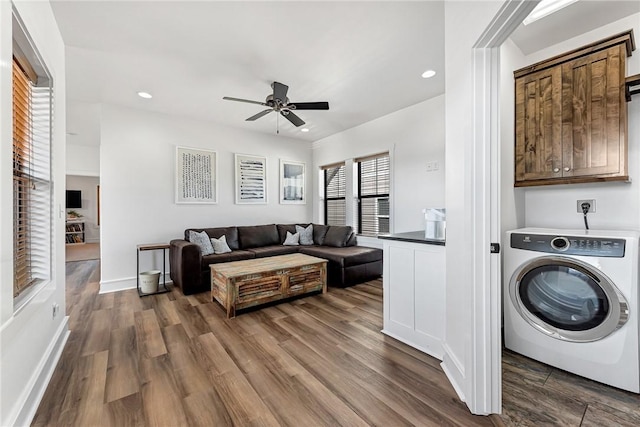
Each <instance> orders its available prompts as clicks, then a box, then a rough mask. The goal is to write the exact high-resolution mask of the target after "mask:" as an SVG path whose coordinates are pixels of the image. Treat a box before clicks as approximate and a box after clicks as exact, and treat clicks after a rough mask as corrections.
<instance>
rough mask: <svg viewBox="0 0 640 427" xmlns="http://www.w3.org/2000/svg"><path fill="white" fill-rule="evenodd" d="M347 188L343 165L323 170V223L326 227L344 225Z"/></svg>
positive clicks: (327, 167)
mask: <svg viewBox="0 0 640 427" xmlns="http://www.w3.org/2000/svg"><path fill="white" fill-rule="evenodd" d="M346 194H347V186H346V181H345V174H344V163H342V164H339V165H332V166H326V167H325V168H324V223H325V224H326V225H346V219H347V205H346Z"/></svg>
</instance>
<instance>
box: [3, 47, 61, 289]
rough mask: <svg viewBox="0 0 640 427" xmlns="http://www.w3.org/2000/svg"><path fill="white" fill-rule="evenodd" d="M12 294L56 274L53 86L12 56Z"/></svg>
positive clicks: (46, 79)
mask: <svg viewBox="0 0 640 427" xmlns="http://www.w3.org/2000/svg"><path fill="white" fill-rule="evenodd" d="M12 74H13V229H14V239H13V249H14V281H13V294H14V297H17V296H18V295H20V294H21V293H22V292H24V291H25V290H26V289H28V288H29V287H31V286H32V285H34V284H36V283H38V282H40V281H44V280H48V279H50V277H51V242H52V226H51V224H52V221H51V212H52V208H51V200H52V199H51V190H52V183H51V143H50V141H51V100H52V97H51V87H50V85H49V79H48V78H42V79H39V81H37V82H34V81H33V80H31V79H30V78H29V77H28V76H27V73H25V71H24V68H23V67H21V66H20V65H19V63H18V61H17V60H16V59H15V58H14V61H13V73H12Z"/></svg>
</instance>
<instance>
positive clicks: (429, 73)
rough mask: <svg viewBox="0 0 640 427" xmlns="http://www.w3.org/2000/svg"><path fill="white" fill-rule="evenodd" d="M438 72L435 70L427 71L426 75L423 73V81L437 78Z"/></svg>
mask: <svg viewBox="0 0 640 427" xmlns="http://www.w3.org/2000/svg"><path fill="white" fill-rule="evenodd" d="M435 75H436V72H435V71H433V70H427V71H425V72H424V73H422V78H423V79H430V78H431V77H433V76H435Z"/></svg>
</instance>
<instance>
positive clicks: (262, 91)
mask: <svg viewBox="0 0 640 427" xmlns="http://www.w3.org/2000/svg"><path fill="white" fill-rule="evenodd" d="M617 3H620V5H615V6H614V5H613V4H617ZM629 5H632V7H628V6H629ZM623 6H624V7H623ZM634 7H635V9H634ZM52 8H53V11H54V14H55V17H56V20H57V22H58V26H59V28H60V31H61V33H62V37H63V39H64V42H65V45H66V46H67V49H66V60H67V64H66V67H67V68H66V73H67V102H68V105H67V132H68V133H69V138H70V139H69V141H70V142H73V143H77V144H99V123H98V113H97V111H98V109H97V105H98V104H100V103H108V104H115V105H121V106H125V107H130V108H136V109H142V110H148V111H154V112H158V113H163V114H168V115H177V116H183V117H187V118H192V119H196V120H202V121H207V122H211V123H219V124H223V125H227V126H234V127H238V128H242V129H246V130H250V131H255V132H262V133H269V134H275V132H276V128H277V127H279V131H280V135H284V136H288V137H292V138H297V139H300V140H306V141H316V140H319V139H322V138H324V137H327V136H329V135H332V134H334V133H337V132H341V131H343V130H346V129H349V128H352V127H354V126H358V125H360V124H362V123H365V122H368V121H370V120H373V119H376V118H378V117H381V116H384V115H386V114H389V113H391V112H393V111H397V110H399V109H402V108H405V107H408V106H410V105H413V104H416V103H419V102H422V101H424V100H426V99H429V98H432V97H434V96H437V95H440V94H442V93H444V6H443V2H442V1H410V2H398V1H387V2H364V1H353V2H346V1H338V2H309V1H299V2H291V1H283V2H276V1H258V2H248V1H231V2H220V1H194V2H188V1H153V2H151V1H141V2H133V1H123V2H118V1H62V0H53V1H52ZM585 8H586V9H585ZM630 9H633V10H634V11H630ZM639 9H640V2H638V1H633V2H630V1H626V2H624V1H623V2H611V1H585V0H582V1H579V2H577V3H574V4H573V5H571V6H569V7H567V8H566V9H565V10H564V11H561V12H558V13H557V14H555V15H551V16H550V17H548V18H545V19H543V20H540V21H538V22H536V23H534V24H531V25H528V26H526V27H524V26H521V27H520V28H519V29H518V30H516V33H514V36H513V40H514V41H515V42H516V44H517V45H518V46H519V47H520V48H521V49H522V50H523V52H524V53H525V54H527V53H530V52H532V51H536V50H539V49H541V48H543V47H546V46H549V45H551V44H555V43H557V42H559V41H562V40H565V39H567V38H569V37H572V36H573V35H578V34H581V33H583V32H585V31H588V30H590V29H593V28H596V27H599V26H602V25H604V24H606V23H608V22H612V21H614V20H617V19H620V18H621V17H623V16H627V15H630V14H632V13H635V12H638V11H639ZM584 10H586V12H584ZM621 10H622V11H621ZM560 13H563V15H562V16H561V15H560ZM585 13H586V15H585ZM620 13H622V14H623V15H622V16H619V17H616V16H617V15H620ZM575 14H577V16H581V19H580V20H575V19H572V18H571V16H576V15H575ZM581 14H582V15H581ZM556 15H557V16H556ZM613 15H615V16H613ZM585 16H586V17H585ZM560 17H561V18H562V19H561V20H560V23H558V19H560ZM552 18H553V19H552ZM566 22H571V23H572V25H571V26H569V25H566ZM573 33H575V34H573ZM426 69H433V70H435V71H436V72H437V74H436V76H435V77H433V78H431V79H423V78H421V74H422V72H423V71H425V70H426ZM273 81H279V82H281V83H284V84H286V85H288V86H289V94H288V96H289V98H290V99H291V101H292V102H296V101H297V102H308V101H328V102H329V104H330V110H329V111H300V112H298V113H297V114H298V115H299V116H300V117H301V118H302V119H303V120H304V121H306V123H307V124H306V126H304V127H306V128H308V129H309V132H307V133H302V132H301V131H300V128H295V127H294V126H293V125H291V124H290V123H289V122H288V121H287V120H286V119H284V118H282V117H280V120H279V123H277V122H276V120H277V117H278V115H276V114H268V115H267V116H265V117H262V118H261V119H259V120H257V121H255V122H246V121H245V119H246V118H247V117H250V116H252V115H254V114H256V113H258V112H260V111H261V110H262V109H264V108H263V107H262V106H259V105H253V104H245V103H238V102H232V101H225V100H223V99H222V97H223V96H230V97H236V98H246V99H251V100H255V101H264V100H265V98H266V96H267V95H269V94H270V93H271V87H270V84H271V83H272V82H273ZM138 91H146V92H150V93H151V94H152V95H153V98H152V99H150V100H146V99H142V98H140V97H138V96H137V95H136V94H137V92H138Z"/></svg>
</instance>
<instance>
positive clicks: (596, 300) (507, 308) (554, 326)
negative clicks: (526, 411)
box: [503, 228, 640, 393]
mask: <svg viewBox="0 0 640 427" xmlns="http://www.w3.org/2000/svg"><path fill="white" fill-rule="evenodd" d="M639 239H640V233H639V232H637V231H609V230H608V231H594V230H588V231H584V230H554V229H541V228H538V229H536V228H523V229H519V230H513V231H508V232H507V235H506V241H505V253H504V298H503V301H504V342H505V346H506V347H507V348H508V349H510V350H513V351H515V352H517V353H520V354H523V355H525V356H528V357H530V358H532V359H535V360H538V361H540V362H543V363H546V364H548V365H551V366H555V367H557V368H560V369H564V370H565V371H569V372H572V373H574V374H577V375H581V376H583V377H586V378H590V379H592V380H595V381H599V382H602V383H605V384H608V385H611V386H614V387H618V388H621V389H624V390H628V391H632V392H635V393H640V357H639V351H640V350H639V344H638V342H639V337H638V333H639V329H640V322H639V321H638V309H639V308H640V304H639V302H640V301H639V297H638V257H639V250H638V244H639V243H638V242H639Z"/></svg>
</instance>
